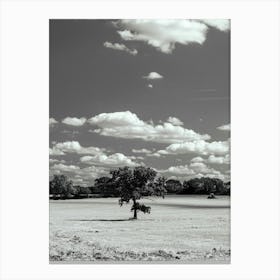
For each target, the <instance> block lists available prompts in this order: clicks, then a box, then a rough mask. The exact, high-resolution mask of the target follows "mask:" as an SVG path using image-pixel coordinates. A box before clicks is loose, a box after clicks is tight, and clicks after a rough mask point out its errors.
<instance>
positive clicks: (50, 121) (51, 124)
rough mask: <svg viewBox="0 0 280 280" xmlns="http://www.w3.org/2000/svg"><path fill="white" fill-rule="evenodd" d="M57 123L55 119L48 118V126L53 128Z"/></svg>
mask: <svg viewBox="0 0 280 280" xmlns="http://www.w3.org/2000/svg"><path fill="white" fill-rule="evenodd" d="M57 123H58V121H57V120H56V119H55V118H50V119H49V125H50V126H53V125H55V124H57Z"/></svg>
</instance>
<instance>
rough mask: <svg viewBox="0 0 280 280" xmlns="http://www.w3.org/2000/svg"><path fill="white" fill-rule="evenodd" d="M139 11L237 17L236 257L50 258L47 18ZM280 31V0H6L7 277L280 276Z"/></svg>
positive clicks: (3, 51)
mask: <svg viewBox="0 0 280 280" xmlns="http://www.w3.org/2000/svg"><path fill="white" fill-rule="evenodd" d="M137 17H149V18H155V17H162V18H171V17H178V18H230V19H232V22H231V26H232V31H231V34H232V59H231V61H232V68H231V69H232V92H231V94H232V103H231V104H232V264H231V265H106V266H105V265H49V264H48V196H47V194H48V148H47V147H48V19H49V18H137ZM279 34H280V31H279V3H278V1H267V0H265V1H210V0H208V1H184V2H182V1H168V2H167V1H123V2H121V1H99V2H98V1H83V2H82V1H29V2H28V1H25V0H21V1H2V2H1V60H0V61H1V154H0V155H1V194H0V195H1V220H0V221H1V244H0V248H1V254H0V256H1V259H0V260H1V262H0V266H1V267H0V271H1V272H0V273H1V274H0V276H1V279H29V280H31V279H122V280H125V279H161V280H165V279H267V280H268V279H279V278H280V271H279V268H278V267H279V263H280V258H279V236H280V234H279V233H280V232H279V221H280V217H279V198H280V196H279V175H278V173H279V170H280V169H279V143H280V142H279V140H280V139H279V127H280V125H279V96H278V94H279V77H280V75H279V49H280V48H279ZM66 102H67V101H66ZM26 190H28V191H26ZM26 195H27V196H26ZM33 195H34V197H35V195H36V199H33Z"/></svg>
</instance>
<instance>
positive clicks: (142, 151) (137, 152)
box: [132, 149, 152, 154]
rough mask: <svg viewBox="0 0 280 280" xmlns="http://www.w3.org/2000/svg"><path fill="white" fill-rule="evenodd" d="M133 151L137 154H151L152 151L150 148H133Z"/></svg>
mask: <svg viewBox="0 0 280 280" xmlns="http://www.w3.org/2000/svg"><path fill="white" fill-rule="evenodd" d="M132 152H133V153H135V154H150V153H151V152H152V151H150V150H148V149H138V150H137V149H132Z"/></svg>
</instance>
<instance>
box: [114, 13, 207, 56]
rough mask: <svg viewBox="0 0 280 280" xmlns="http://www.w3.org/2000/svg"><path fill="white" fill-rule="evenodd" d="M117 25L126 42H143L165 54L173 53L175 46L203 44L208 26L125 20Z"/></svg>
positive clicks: (197, 22)
mask: <svg viewBox="0 0 280 280" xmlns="http://www.w3.org/2000/svg"><path fill="white" fill-rule="evenodd" d="M115 25H116V26H117V27H118V28H119V29H121V30H118V34H119V35H120V36H121V38H122V39H123V40H126V41H142V42H145V43H147V44H148V45H150V46H153V47H155V48H156V49H157V50H159V51H161V52H163V53H167V54H169V53H172V51H173V50H174V49H175V44H182V45H188V44H191V43H197V44H203V43H204V41H205V39H206V32H207V30H208V26H207V25H206V24H205V23H203V22H200V21H196V20H183V19H182V20H180V19H169V20H163V19H156V20H151V19H133V20H132V19H124V20H119V21H117V22H116V23H115Z"/></svg>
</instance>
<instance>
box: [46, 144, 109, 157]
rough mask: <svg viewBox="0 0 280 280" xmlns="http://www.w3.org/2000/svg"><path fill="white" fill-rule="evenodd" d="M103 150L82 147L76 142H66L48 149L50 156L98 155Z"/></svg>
mask: <svg viewBox="0 0 280 280" xmlns="http://www.w3.org/2000/svg"><path fill="white" fill-rule="evenodd" d="M104 151H105V149H103V148H98V147H83V146H81V145H80V143H79V142H78V141H67V142H63V143H56V144H55V145H54V146H53V147H52V148H50V155H65V154H66V153H73V154H80V155H83V154H84V155H86V154H87V155H98V154H103V152H104Z"/></svg>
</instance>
